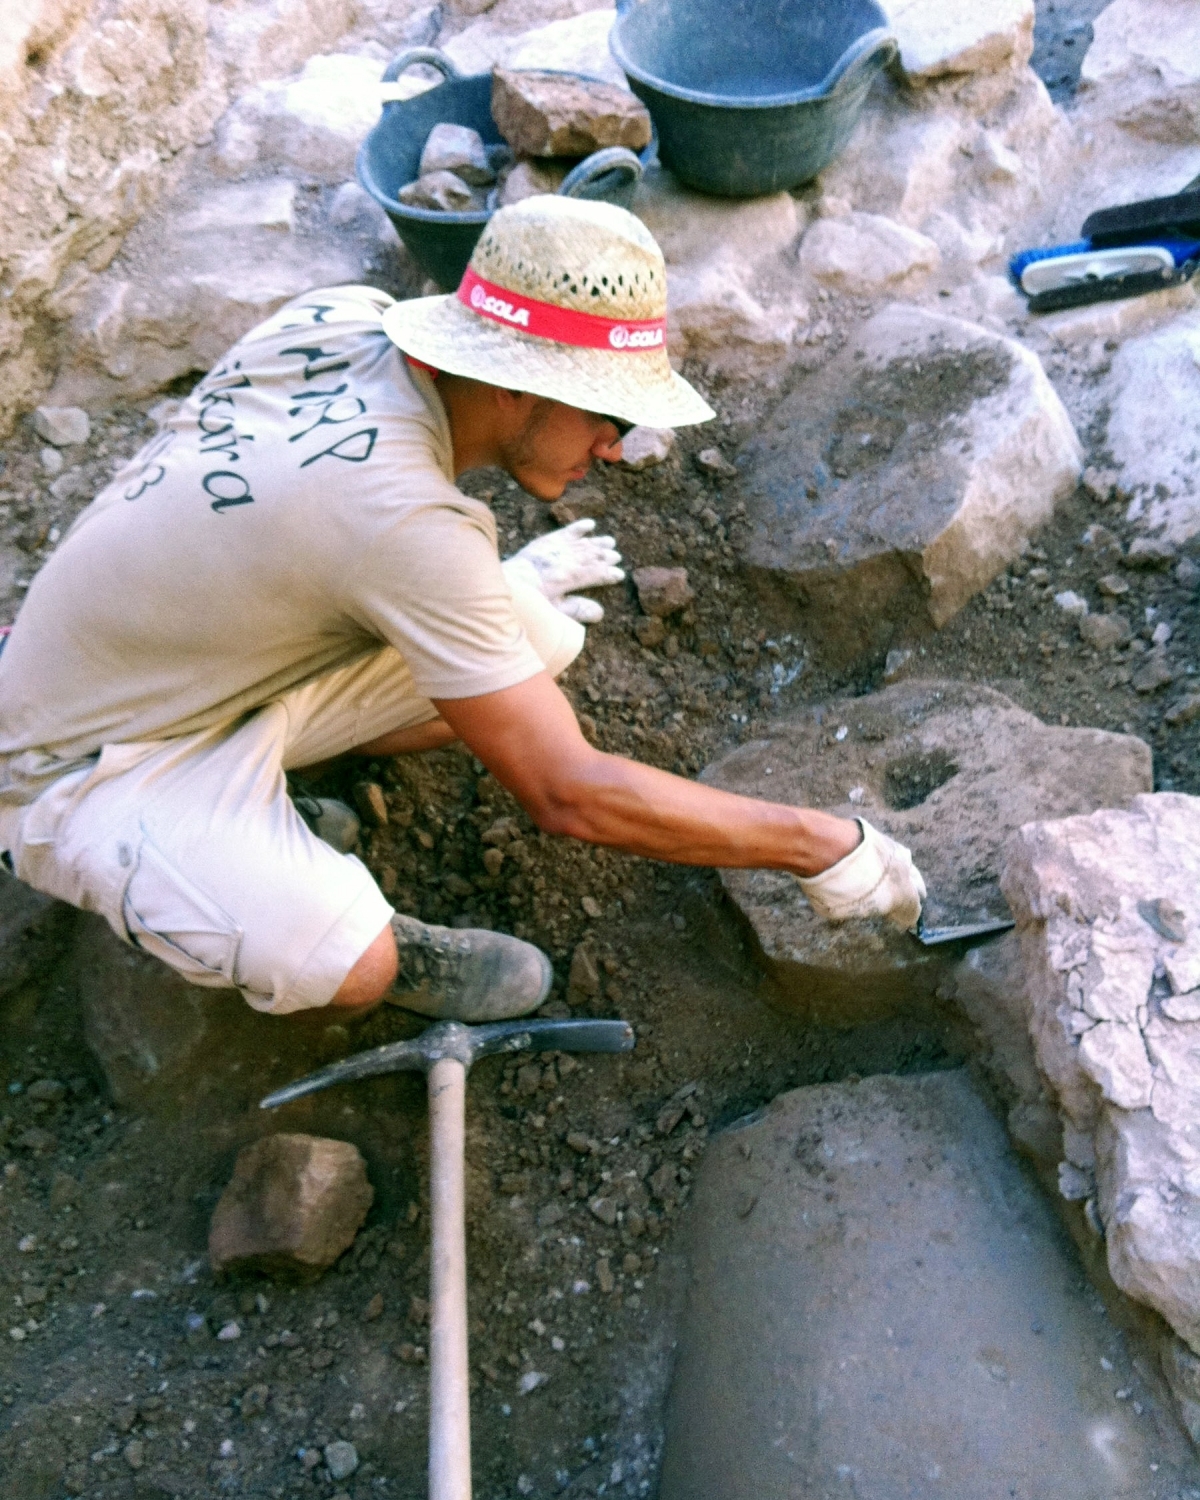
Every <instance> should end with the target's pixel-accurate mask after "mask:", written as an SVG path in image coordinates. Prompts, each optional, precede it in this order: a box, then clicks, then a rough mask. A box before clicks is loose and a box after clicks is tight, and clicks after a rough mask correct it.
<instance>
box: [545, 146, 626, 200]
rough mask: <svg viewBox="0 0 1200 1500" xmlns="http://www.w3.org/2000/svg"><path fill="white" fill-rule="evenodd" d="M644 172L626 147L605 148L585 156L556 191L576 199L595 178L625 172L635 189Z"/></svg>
mask: <svg viewBox="0 0 1200 1500" xmlns="http://www.w3.org/2000/svg"><path fill="white" fill-rule="evenodd" d="M645 170H646V169H645V168H644V167H643V166H642V164H641V162H640V161H639V160H638V158H637V156H636V155H635V154H634V153H633V152H632V151H630V150H629V149H628V147H626V146H605V147H604V148H603V150H600V151H593V152H592V154H591V156H585V157H584V159H583V160H582V161H581V162H580V163H579V165H578V166H577V167H573V168H572V169H571V171H569V172H568V173H567V175H566V176H565V177H564V178H563V180H562V185H561V187H560V188H559V190H558V191H559V192H560V193H561V194H562V195H563V197H565V198H577V197H578V196H579V195H580V193H582V192H583V191H584V189H585V188H588V187H590V186H591V185H592V183H593V182H595V181H596V179H597V178H599V177H605V176H607V174H608V173H609V172H625V173H626V174H627V175H628V176H629V177H630V178H631V179H632V181H633V185H634V186H635V187H636V186H637V184H638V183H639V182H641V180H642V174H643V173H644V172H645Z"/></svg>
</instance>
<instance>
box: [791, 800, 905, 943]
mask: <svg viewBox="0 0 1200 1500" xmlns="http://www.w3.org/2000/svg"><path fill="white" fill-rule="evenodd" d="M856 821H857V823H858V826H859V827H860V828H861V829H862V843H860V844H859V846H858V848H857V849H852V850H851V851H850V853H849V854H847V855H846V856H845V858H844V859H839V860H838V862H837V864H836V865H830V867H829V869H828V870H822V871H821V873H820V874H819V875H808V876H803V877H797V878H798V879H799V881H800V889H801V890H802V891H803V892H804V894H805V896H806V897H807V899H808V904H809V905H810V906H811V907H812V909H813V911H815V912H816V914H817V915H818V916H819V917H824V918H825V920H826V921H827V922H844V921H846V920H847V918H849V917H886V918H887V919H888V921H889V922H892V923H894V925H895V926H897V927H901V928H904V929H905V930H906V931H907V929H909V928H910V927H915V926H916V925H917V919H918V918H919V917H920V915H921V903H922V902H923V901H924V900H925V882H924V881H923V880H922V879H921V872H920V870H918V869H917V867H916V865H914V864H913V857H912V855H911V854H910V853H909V851H908V850H907V849H906V848H905V847H904V845H903V844H898V843H897V842H896V841H895V839H890V838H888V836H887V834H886V833H880V832H879V830H878V829H877V828H873V827H872V826H871V824H870V823H868V822H867V820H866V818H858V819H856Z"/></svg>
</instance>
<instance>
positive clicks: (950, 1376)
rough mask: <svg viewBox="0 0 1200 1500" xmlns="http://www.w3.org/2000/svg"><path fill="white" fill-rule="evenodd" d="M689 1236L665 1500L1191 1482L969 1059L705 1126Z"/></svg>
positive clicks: (833, 1089)
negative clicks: (711, 1128) (709, 1133)
mask: <svg viewBox="0 0 1200 1500" xmlns="http://www.w3.org/2000/svg"><path fill="white" fill-rule="evenodd" d="M687 1239H688V1247H689V1251H690V1262H691V1283H690V1291H689V1298H688V1306H687V1308H686V1310H685V1313H684V1318H683V1324H682V1329H681V1336H680V1342H679V1354H678V1358H677V1363H676V1367H675V1373H674V1377H673V1381H672V1387H671V1393H670V1398H669V1404H668V1412H667V1423H666V1448H665V1453H664V1460H663V1474H662V1485H661V1490H660V1494H661V1495H662V1497H663V1500H799V1497H805V1500H807V1497H812V1500H817V1497H820V1500H827V1497H828V1500H839V1497H841V1496H846V1497H847V1500H849V1497H857V1500H901V1497H904V1500H910V1497H911V1500H940V1497H946V1500H951V1497H952V1500H1002V1497H1003V1500H1009V1497H1015V1500H1046V1497H1049V1496H1054V1497H1055V1500H1109V1497H1112V1500H1116V1497H1118V1496H1119V1497H1122V1500H1134V1497H1137V1500H1168V1497H1169V1500H1176V1497H1177V1496H1179V1495H1181V1494H1187V1493H1189V1490H1188V1488H1187V1486H1190V1485H1195V1484H1198V1483H1200V1463H1197V1460H1196V1457H1195V1455H1194V1453H1193V1452H1192V1451H1191V1449H1190V1447H1189V1446H1188V1443H1187V1440H1186V1438H1185V1437H1184V1436H1183V1433H1182V1432H1181V1431H1180V1429H1179V1428H1178V1426H1177V1425H1176V1424H1175V1423H1174V1421H1173V1419H1172V1416H1171V1414H1170V1413H1169V1412H1168V1411H1166V1410H1156V1409H1155V1408H1154V1407H1153V1406H1150V1401H1151V1397H1150V1395H1149V1394H1148V1393H1147V1392H1146V1389H1145V1387H1144V1386H1142V1385H1141V1383H1140V1382H1139V1381H1138V1379H1137V1377H1136V1375H1135V1374H1134V1372H1133V1369H1132V1367H1131V1361H1130V1358H1129V1355H1128V1353H1127V1352H1126V1350H1125V1348H1124V1346H1123V1343H1122V1340H1121V1339H1120V1337H1119V1335H1118V1334H1117V1333H1116V1331H1115V1330H1114V1328H1113V1327H1112V1325H1111V1324H1110V1323H1109V1321H1108V1319H1107V1318H1106V1317H1105V1316H1104V1314H1103V1313H1102V1311H1101V1308H1100V1304H1099V1302H1098V1299H1097V1298H1096V1297H1095V1295H1094V1294H1093V1293H1091V1292H1090V1291H1088V1290H1087V1289H1086V1286H1085V1284H1084V1283H1083V1281H1082V1279H1081V1276H1080V1268H1079V1264H1078V1261H1077V1259H1076V1257H1075V1255H1074V1253H1073V1250H1072V1247H1071V1246H1070V1244H1069V1242H1067V1240H1066V1237H1065V1235H1064V1234H1063V1232H1062V1230H1061V1228H1060V1226H1059V1224H1058V1222H1057V1220H1056V1219H1055V1218H1054V1215H1053V1213H1052V1211H1051V1209H1050V1207H1049V1206H1048V1205H1047V1204H1046V1202H1045V1201H1044V1199H1043V1198H1042V1197H1041V1195H1040V1194H1039V1192H1038V1191H1037V1189H1036V1188H1035V1187H1034V1186H1033V1185H1032V1184H1031V1183H1030V1182H1029V1180H1028V1179H1027V1178H1026V1177H1025V1176H1024V1175H1023V1173H1022V1171H1021V1169H1020V1168H1019V1166H1018V1165H1017V1163H1016V1161H1015V1160H1014V1158H1013V1156H1012V1154H1011V1152H1010V1151H1009V1148H1008V1146H1007V1143H1006V1141H1005V1139H1004V1133H1003V1131H1002V1130H1001V1128H1000V1126H999V1125H998V1124H997V1123H996V1121H995V1120H994V1119H993V1118H992V1116H991V1114H990V1113H989V1112H988V1110H987V1109H986V1107H985V1106H984V1104H983V1102H982V1100H981V1099H980V1098H979V1096H978V1095H977V1094H976V1092H975V1090H974V1088H973V1086H972V1084H971V1083H970V1081H969V1079H968V1077H967V1075H966V1073H965V1072H953V1073H935V1074H928V1075H925V1076H923V1077H915V1078H891V1077H875V1078H868V1079H865V1080H864V1081H863V1082H861V1083H840V1084H827V1085H822V1086H820V1087H815V1088H803V1089H796V1090H794V1091H792V1092H791V1093H787V1094H783V1095H781V1096H780V1097H779V1098H777V1099H776V1100H774V1101H773V1103H772V1104H771V1105H770V1106H769V1107H768V1108H767V1109H766V1110H765V1111H763V1112H762V1113H761V1115H760V1116H757V1117H751V1119H750V1120H749V1121H748V1122H746V1123H745V1124H743V1125H738V1126H734V1127H732V1128H731V1129H729V1130H727V1131H725V1132H723V1133H722V1134H720V1135H718V1136H717V1137H715V1138H714V1139H713V1140H712V1142H711V1143H710V1144H709V1147H708V1150H707V1152H706V1154H705V1157H704V1161H703V1164H702V1166H701V1168H700V1171H699V1173H698V1176H697V1180H696V1184H695V1187H694V1190H693V1196H692V1204H691V1207H690V1209H689V1228H688V1231H687ZM1118 1391H1120V1392H1122V1394H1123V1395H1125V1396H1126V1397H1135V1398H1136V1399H1137V1403H1138V1408H1140V1411H1139V1410H1138V1409H1135V1407H1134V1405H1133V1400H1132V1399H1125V1400H1118V1399H1117V1394H1116V1393H1117V1392H1118ZM1148 1407H1149V1409H1147V1408H1148Z"/></svg>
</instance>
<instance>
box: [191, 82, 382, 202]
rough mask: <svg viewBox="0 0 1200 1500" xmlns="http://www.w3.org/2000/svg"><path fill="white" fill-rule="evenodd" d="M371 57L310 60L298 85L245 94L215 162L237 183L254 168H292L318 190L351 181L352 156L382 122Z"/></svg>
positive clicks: (222, 126)
mask: <svg viewBox="0 0 1200 1500" xmlns="http://www.w3.org/2000/svg"><path fill="white" fill-rule="evenodd" d="M382 72H383V68H382V66H381V64H380V63H379V61H378V59H376V58H373V57H355V56H350V55H346V54H342V53H332V54H330V55H328V56H324V57H312V58H310V59H309V60H308V62H306V63H305V65H304V70H303V72H302V73H301V74H300V76H299V78H294V79H290V80H276V81H273V82H270V83H265V84H262V85H260V87H258V88H256V89H251V90H250V91H249V92H248V93H247V94H244V95H243V96H242V98H241V99H239V100H238V102H237V103H236V104H235V105H234V106H233V108H232V109H230V110H228V111H227V112H226V114H225V115H224V116H223V117H222V119H221V121H220V123H219V125H218V127H217V158H218V163H219V164H220V165H221V166H222V167H223V168H224V169H225V171H227V172H229V173H231V174H232V175H241V173H243V172H245V171H248V170H250V169H251V168H252V167H254V166H258V165H262V164H269V165H272V166H281V167H289V168H292V169H293V170H295V171H298V172H302V173H304V175H305V176H307V177H310V178H315V179H316V180H317V181H319V182H328V183H334V182H342V181H343V180H344V179H345V178H347V177H351V176H353V173H354V156H355V153H356V152H357V150H358V148H359V146H360V144H361V143H362V139H363V137H364V136H365V135H366V134H367V132H368V131H369V130H370V129H371V127H372V126H373V125H374V124H375V123H376V121H377V120H378V119H379V111H380V95H379V76H380V74H381V73H382Z"/></svg>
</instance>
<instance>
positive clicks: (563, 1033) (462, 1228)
mask: <svg viewBox="0 0 1200 1500" xmlns="http://www.w3.org/2000/svg"><path fill="white" fill-rule="evenodd" d="M633 1045H634V1037H633V1028H632V1027H631V1026H630V1025H629V1024H628V1023H627V1022H625V1021H497V1022H494V1023H492V1024H491V1025H487V1026H463V1025H460V1023H459V1022H457V1021H439V1022H438V1024H437V1025H436V1026H430V1027H429V1029H428V1030H427V1031H423V1032H422V1033H421V1035H420V1036H419V1037H416V1038H415V1039H414V1040H412V1041H410V1042H391V1043H389V1044H388V1045H387V1046H384V1047H375V1048H374V1049H373V1050H371V1051H370V1052H358V1053H355V1054H354V1056H352V1057H345V1058H343V1059H342V1060H341V1061H340V1062H335V1063H331V1064H330V1066H329V1067H327V1068H322V1069H321V1070H320V1072H318V1073H310V1074H309V1075H308V1077H307V1078H300V1079H297V1081H296V1082H295V1083H289V1084H288V1085H287V1086H286V1087H285V1088H281V1089H276V1091H275V1092H274V1093H273V1094H268V1095H267V1097H266V1098H265V1099H264V1100H263V1101H262V1104H261V1108H262V1109H274V1108H275V1107H276V1106H277V1105H279V1104H287V1103H288V1102H289V1101H290V1100H292V1099H299V1098H300V1096H301V1095H302V1094H312V1093H315V1092H316V1090H318V1089H325V1088H329V1086H330V1085H331V1084H335V1083H349V1082H351V1080H353V1079H356V1078H374V1077H376V1076H377V1075H379V1074H381V1073H396V1072H399V1071H401V1070H405V1069H415V1070H417V1071H420V1072H422V1073H424V1074H425V1075H426V1078H427V1080H428V1088H429V1177H430V1182H429V1205H430V1220H431V1224H430V1238H431V1241H432V1244H431V1251H430V1268H429V1281H430V1290H429V1304H430V1305H429V1500H471V1404H470V1387H469V1366H468V1361H467V1237H466V1216H465V1210H464V1201H463V1156H464V1151H465V1135H466V1085H467V1072H468V1070H469V1069H470V1067H471V1064H472V1063H473V1062H475V1061H477V1059H479V1058H481V1057H490V1056H491V1055H492V1054H493V1053H495V1052H629V1051H631V1050H632V1048H633Z"/></svg>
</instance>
